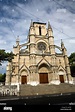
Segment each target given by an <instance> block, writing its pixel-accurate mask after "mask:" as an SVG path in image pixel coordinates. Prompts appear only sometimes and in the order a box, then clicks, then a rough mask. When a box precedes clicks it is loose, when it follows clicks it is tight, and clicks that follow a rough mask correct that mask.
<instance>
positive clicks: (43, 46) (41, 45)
mask: <svg viewBox="0 0 75 112" xmlns="http://www.w3.org/2000/svg"><path fill="white" fill-rule="evenodd" d="M37 47H38V49H39V50H42V51H43V50H45V49H46V44H45V43H44V42H39V43H38V45H37Z"/></svg>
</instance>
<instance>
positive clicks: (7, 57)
mask: <svg viewBox="0 0 75 112" xmlns="http://www.w3.org/2000/svg"><path fill="white" fill-rule="evenodd" d="M13 57H14V54H13V53H12V52H10V53H9V52H5V50H4V49H0V65H1V64H2V61H11V60H12V58H13Z"/></svg>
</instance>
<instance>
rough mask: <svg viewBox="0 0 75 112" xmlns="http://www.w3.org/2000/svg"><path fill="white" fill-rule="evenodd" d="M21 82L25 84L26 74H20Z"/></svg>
mask: <svg viewBox="0 0 75 112" xmlns="http://www.w3.org/2000/svg"><path fill="white" fill-rule="evenodd" d="M21 84H27V76H21Z"/></svg>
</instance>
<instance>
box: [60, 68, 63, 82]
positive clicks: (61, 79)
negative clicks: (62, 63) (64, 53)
mask: <svg viewBox="0 0 75 112" xmlns="http://www.w3.org/2000/svg"><path fill="white" fill-rule="evenodd" d="M59 80H60V82H61V83H64V71H63V70H60V71H59Z"/></svg>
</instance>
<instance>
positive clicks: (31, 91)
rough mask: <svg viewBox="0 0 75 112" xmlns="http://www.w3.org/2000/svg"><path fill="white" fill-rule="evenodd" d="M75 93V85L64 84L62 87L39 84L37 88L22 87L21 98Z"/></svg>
mask: <svg viewBox="0 0 75 112" xmlns="http://www.w3.org/2000/svg"><path fill="white" fill-rule="evenodd" d="M72 92H75V85H72V84H65V83H62V84H60V85H48V84H39V85H37V86H31V85H26V84H25V85H24V84H23V85H20V96H27V95H44V94H59V93H72Z"/></svg>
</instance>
